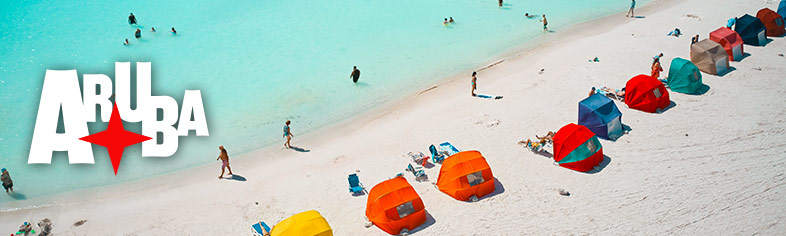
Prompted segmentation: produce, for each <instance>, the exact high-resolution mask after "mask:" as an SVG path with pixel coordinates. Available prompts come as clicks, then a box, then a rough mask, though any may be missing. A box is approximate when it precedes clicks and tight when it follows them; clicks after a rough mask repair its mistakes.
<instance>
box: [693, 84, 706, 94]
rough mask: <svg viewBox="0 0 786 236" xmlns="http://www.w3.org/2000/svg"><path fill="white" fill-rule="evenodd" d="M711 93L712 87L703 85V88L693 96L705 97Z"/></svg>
mask: <svg viewBox="0 0 786 236" xmlns="http://www.w3.org/2000/svg"><path fill="white" fill-rule="evenodd" d="M709 91H710V86H709V85H707V84H702V85H701V88H699V90H696V92H695V93H693V94H691V95H704V94H705V93H707V92H709Z"/></svg>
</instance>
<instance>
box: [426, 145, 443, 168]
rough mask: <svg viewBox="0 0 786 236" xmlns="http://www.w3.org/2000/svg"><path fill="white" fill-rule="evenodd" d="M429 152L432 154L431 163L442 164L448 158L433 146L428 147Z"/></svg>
mask: <svg viewBox="0 0 786 236" xmlns="http://www.w3.org/2000/svg"><path fill="white" fill-rule="evenodd" d="M428 150H429V151H430V152H431V162H434V163H439V164H442V161H444V160H445V157H447V156H445V154H444V153H441V152H439V151H437V148H436V147H434V145H433V144H432V145H431V146H429V147H428Z"/></svg>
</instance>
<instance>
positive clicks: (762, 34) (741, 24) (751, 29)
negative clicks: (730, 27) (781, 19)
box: [734, 14, 767, 46]
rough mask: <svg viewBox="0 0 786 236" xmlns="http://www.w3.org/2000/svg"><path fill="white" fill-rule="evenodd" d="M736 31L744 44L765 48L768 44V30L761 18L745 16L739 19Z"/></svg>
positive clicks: (735, 26)
mask: <svg viewBox="0 0 786 236" xmlns="http://www.w3.org/2000/svg"><path fill="white" fill-rule="evenodd" d="M734 31H736V32H737V34H739V35H740V37H742V42H744V43H745V44H748V45H753V46H764V44H766V43H767V28H766V27H764V23H762V22H761V20H759V18H756V17H753V16H751V15H748V14H745V15H743V16H741V17H739V18H737V24H736V25H734Z"/></svg>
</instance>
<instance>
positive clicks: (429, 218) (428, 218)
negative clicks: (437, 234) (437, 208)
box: [409, 211, 437, 234]
mask: <svg viewBox="0 0 786 236" xmlns="http://www.w3.org/2000/svg"><path fill="white" fill-rule="evenodd" d="M434 223H437V220H435V219H434V216H432V215H431V213H429V212H428V211H426V223H423V224H422V225H420V226H418V227H415V228H414V229H412V231H409V234H414V233H417V232H419V231H421V230H423V229H425V228H428V227H429V226H432V225H434Z"/></svg>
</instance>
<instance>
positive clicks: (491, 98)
mask: <svg viewBox="0 0 786 236" xmlns="http://www.w3.org/2000/svg"><path fill="white" fill-rule="evenodd" d="M475 97H479V98H483V99H488V100H497V99H502V96H501V95H499V96H497V95H488V94H479V93H477V94H475Z"/></svg>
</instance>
